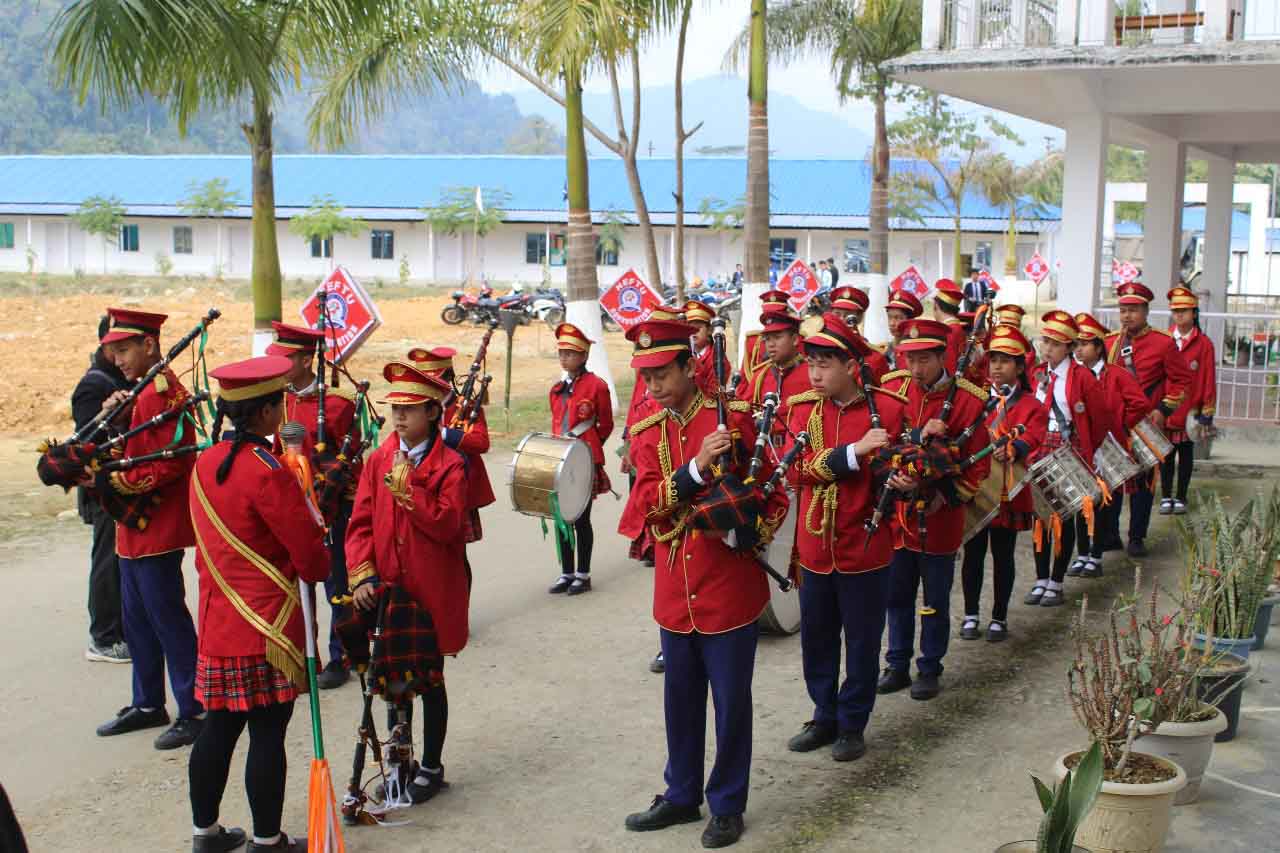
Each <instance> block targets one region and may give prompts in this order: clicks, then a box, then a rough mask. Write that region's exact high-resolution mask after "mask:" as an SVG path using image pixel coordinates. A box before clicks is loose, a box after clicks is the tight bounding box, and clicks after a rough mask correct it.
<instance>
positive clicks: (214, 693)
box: [196, 655, 305, 711]
mask: <svg viewBox="0 0 1280 853" xmlns="http://www.w3.org/2000/svg"><path fill="white" fill-rule="evenodd" d="M298 692H299V691H298V688H297V687H295V686H294V684H293V682H292V681H290V680H289V679H288V677H286V676H285V674H284V673H283V672H281V671H280V670H278V669H276V668H275V667H274V666H272V665H271V664H269V663H267V658H266V655H245V656H243V657H216V656H213V655H199V656H197V657H196V698H197V699H199V700H200V701H201V702H202V703H204V707H205V708H206V709H207V710H209V711H251V710H253V709H254V708H262V707H266V706H267V705H279V704H283V703H285V702H292V701H293V700H294V699H296V698H298ZM303 692H305V690H304V691H303Z"/></svg>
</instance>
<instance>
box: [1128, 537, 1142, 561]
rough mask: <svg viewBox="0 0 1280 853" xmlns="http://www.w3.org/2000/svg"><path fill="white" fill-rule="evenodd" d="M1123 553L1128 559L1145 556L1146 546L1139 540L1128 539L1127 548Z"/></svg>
mask: <svg viewBox="0 0 1280 853" xmlns="http://www.w3.org/2000/svg"><path fill="white" fill-rule="evenodd" d="M1125 553H1126V554H1128V555H1129V556H1130V557H1145V556H1147V546H1146V545H1144V544H1143V543H1142V540H1141V539H1130V540H1129V547H1128V548H1126V549H1125Z"/></svg>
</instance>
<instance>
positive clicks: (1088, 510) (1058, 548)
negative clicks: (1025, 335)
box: [1031, 347, 1133, 556]
mask: <svg viewBox="0 0 1280 853" xmlns="http://www.w3.org/2000/svg"><path fill="white" fill-rule="evenodd" d="M1132 350H1133V348H1132V347H1125V348H1124V350H1123V351H1122V354H1123V352H1126V351H1127V352H1128V353H1129V356H1128V362H1129V364H1130V365H1131V364H1132V363H1133V358H1132ZM1068 358H1070V356H1068ZM1046 368H1047V369H1046V371H1045V378H1044V379H1042V380H1040V387H1039V389H1038V391H1037V396H1038V395H1039V393H1041V392H1042V393H1044V395H1045V400H1046V401H1047V402H1048V403H1049V411H1050V413H1051V414H1052V415H1053V423H1052V424H1051V426H1054V427H1057V429H1051V430H1050V432H1056V433H1058V434H1059V435H1061V436H1062V446H1063V447H1071V439H1072V438H1074V437H1076V436H1078V435H1079V434H1080V433H1079V430H1078V429H1077V428H1076V424H1075V421H1068V420H1067V419H1066V417H1065V416H1064V415H1063V413H1062V409H1060V408H1058V399H1057V396H1056V395H1055V394H1054V393H1053V388H1052V387H1051V386H1052V385H1053V384H1054V377H1055V376H1057V374H1056V373H1054V372H1053V370H1052V369H1051V368H1048V367H1047V365H1046ZM1085 369H1088V368H1085ZM1090 372H1092V371H1090ZM1068 375H1070V367H1068ZM1060 378H1061V379H1062V381H1063V382H1066V381H1067V377H1065V376H1064V377H1060ZM1094 480H1095V481H1097V483H1098V485H1099V486H1100V487H1101V488H1102V503H1103V505H1106V504H1109V503H1110V502H1111V492H1110V490H1109V489H1107V485H1106V483H1104V482H1103V481H1102V479H1101V478H1100V477H1098V476H1096V474H1095V476H1094ZM1080 512H1081V514H1083V515H1084V520H1085V524H1087V525H1088V528H1089V535H1090V536H1093V526H1094V513H1093V497H1092V496H1090V495H1087V494H1086V495H1085V496H1084V504H1083V505H1082V506H1081V508H1080ZM1050 523H1051V525H1052V527H1053V553H1054V556H1057V555H1058V554H1060V553H1061V552H1062V518H1061V517H1060V516H1059V515H1058V514H1057V513H1056V512H1055V513H1054V514H1053V516H1052V518H1051V519H1050ZM1044 530H1045V525H1044V520H1043V519H1041V518H1039V517H1037V518H1036V521H1035V525H1034V526H1033V528H1032V532H1031V540H1032V542H1033V543H1034V545H1035V548H1036V550H1037V551H1038V550H1040V549H1041V548H1042V547H1043V546H1044Z"/></svg>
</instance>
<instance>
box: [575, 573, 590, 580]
mask: <svg viewBox="0 0 1280 853" xmlns="http://www.w3.org/2000/svg"><path fill="white" fill-rule="evenodd" d="M573 576H574V577H575V578H577V579H578V580H580V581H585V580H591V573H590V572H575V573H574V575H573Z"/></svg>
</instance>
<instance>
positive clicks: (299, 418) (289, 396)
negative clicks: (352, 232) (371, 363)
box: [267, 320, 360, 690]
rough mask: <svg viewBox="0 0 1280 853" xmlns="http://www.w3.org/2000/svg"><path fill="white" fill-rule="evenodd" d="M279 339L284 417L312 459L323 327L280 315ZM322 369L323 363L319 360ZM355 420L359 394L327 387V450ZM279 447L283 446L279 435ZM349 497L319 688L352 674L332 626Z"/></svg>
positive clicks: (336, 524)
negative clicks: (284, 366)
mask: <svg viewBox="0 0 1280 853" xmlns="http://www.w3.org/2000/svg"><path fill="white" fill-rule="evenodd" d="M271 328H272V329H273V330H274V331H275V340H274V341H272V342H271V343H270V344H269V345H268V346H267V355H274V356H280V357H283V358H287V359H289V362H290V366H289V374H288V376H286V377H285V380H286V382H287V383H288V384H287V385H286V387H285V397H284V422H285V423H289V422H291V421H292V422H294V423H300V424H302V425H303V426H304V427H305V428H306V431H307V432H306V436H305V437H304V438H303V444H302V452H303V453H304V454H305V455H306V457H307V458H308V459H313V458H314V457H315V454H316V451H317V446H316V445H317V443H318V441H319V408H320V395H319V394H318V393H317V377H316V374H315V371H314V370H313V369H312V368H313V366H314V365H315V364H316V358H317V357H318V351H319V347H320V343H321V340H322V339H323V338H324V332H321V331H320V330H319V329H308V328H305V327H303V326H290V325H288V324H286V323H281V322H279V321H278V320H273V321H272V322H271ZM320 369H322V370H323V369H324V365H323V364H322V365H320ZM355 420H356V406H355V394H353V393H352V392H351V391H348V390H347V389H346V388H334V387H332V386H330V387H328V388H326V390H325V396H324V422H325V426H324V429H325V433H324V435H325V445H326V449H327V450H328V451H329V452H330V453H333V454H336V452H337V445H339V444H341V442H342V439H343V438H344V437H345V436H346V435H347V433H348V432H349V431H350V430H351V428H352V425H354V424H355ZM276 449H277V450H279V449H281V446H280V439H279V436H277V437H276ZM352 471H353V476H352V480H351V489H350V492H349V494H350V495H351V498H354V496H355V485H356V482H357V481H358V480H359V476H360V463H356V464H355V465H353V466H352ZM351 498H346V499H344V500H342V501H341V502H340V503H339V505H338V514H337V516H335V517H334V518H333V519H331V520H330V527H329V577H327V578H325V581H324V591H325V598H326V599H327V600H328V601H329V607H330V611H331V616H332V620H331V621H330V629H329V662H328V663H327V664H325V666H324V669H323V670H322V671H321V672H320V674H319V675H318V676H317V678H316V683H317V684H318V685H320V689H321V690H331V689H333V688H335V687H341V686H342V685H343V684H346V683H347V680H348V679H349V678H350V677H351V674H350V672H348V670H347V665H346V663H345V662H344V661H343V659H342V642H341V641H340V640H339V639H338V634H337V632H336V631H335V630H334V627H335V626H337V625H338V623H339V622H341V621H342V617H343V613H344V611H345V609H346V608H345V607H343V606H342V605H339V604H334V603H333V599H334V597H335V596H344V595H346V594H347V558H346V554H345V549H344V547H343V542H344V540H345V539H346V532H347V521H348V520H349V519H350V518H351Z"/></svg>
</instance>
